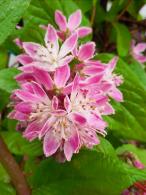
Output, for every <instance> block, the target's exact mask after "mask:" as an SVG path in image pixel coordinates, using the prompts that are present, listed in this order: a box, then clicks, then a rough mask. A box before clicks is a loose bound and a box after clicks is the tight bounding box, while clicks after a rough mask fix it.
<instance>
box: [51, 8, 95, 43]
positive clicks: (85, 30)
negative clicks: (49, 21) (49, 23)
mask: <svg viewBox="0 0 146 195" xmlns="http://www.w3.org/2000/svg"><path fill="white" fill-rule="evenodd" d="M81 20H82V15H81V10H77V11H75V12H74V13H72V14H71V15H70V16H69V19H68V22H67V19H66V17H65V16H64V15H63V13H62V12H61V11H59V10H57V11H56V12H55V21H56V24H57V25H58V27H59V31H57V34H58V36H59V37H60V38H61V39H63V40H64V39H65V37H68V36H69V35H70V34H72V33H73V32H74V31H76V32H77V33H78V36H79V37H85V36H87V35H88V34H90V33H91V32H92V29H91V28H90V27H84V26H82V27H79V25H80V23H81Z"/></svg>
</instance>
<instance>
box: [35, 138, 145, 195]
mask: <svg viewBox="0 0 146 195" xmlns="http://www.w3.org/2000/svg"><path fill="white" fill-rule="evenodd" d="M103 143H104V147H105V145H106V144H107V143H108V141H106V140H102V143H101V145H99V147H100V149H98V146H97V147H96V149H94V150H90V151H89V150H82V151H81V152H80V154H77V155H76V156H75V155H74V157H73V159H72V161H71V162H66V163H64V164H59V163H57V162H55V161H54V160H52V159H51V158H49V159H47V160H44V161H42V162H41V163H40V165H39V166H38V168H37V169H36V172H35V174H34V175H33V178H32V186H33V189H34V191H33V194H37V195H42V194H45V193H46V194H47V193H48V194H51V195H60V194H80V193H82V194H85V195H88V194H100V195H106V194H108V195H117V194H120V193H121V192H122V191H123V189H125V188H127V187H128V186H130V185H132V184H133V182H135V181H137V180H143V179H144V178H145V177H146V173H145V172H143V171H139V170H137V169H135V168H131V167H129V166H128V167H127V166H126V165H125V164H123V163H122V161H120V160H119V159H118V158H117V156H116V154H115V152H113V151H114V150H113V148H112V146H111V145H110V143H108V144H107V145H108V146H107V149H106V150H105V149H103V150H102V149H101V147H102V145H103Z"/></svg>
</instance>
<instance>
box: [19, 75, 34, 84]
mask: <svg viewBox="0 0 146 195" xmlns="http://www.w3.org/2000/svg"><path fill="white" fill-rule="evenodd" d="M15 79H16V81H18V82H19V83H25V82H27V81H29V82H30V81H34V80H35V78H34V77H33V75H32V73H21V74H18V75H17V76H16V77H15Z"/></svg>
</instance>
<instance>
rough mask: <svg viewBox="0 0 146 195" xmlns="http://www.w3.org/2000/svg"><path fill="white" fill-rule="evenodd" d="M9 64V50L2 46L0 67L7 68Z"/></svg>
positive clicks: (0, 48)
mask: <svg viewBox="0 0 146 195" xmlns="http://www.w3.org/2000/svg"><path fill="white" fill-rule="evenodd" d="M7 64H8V52H7V50H6V49H5V48H3V47H0V69H3V68H6V66H7Z"/></svg>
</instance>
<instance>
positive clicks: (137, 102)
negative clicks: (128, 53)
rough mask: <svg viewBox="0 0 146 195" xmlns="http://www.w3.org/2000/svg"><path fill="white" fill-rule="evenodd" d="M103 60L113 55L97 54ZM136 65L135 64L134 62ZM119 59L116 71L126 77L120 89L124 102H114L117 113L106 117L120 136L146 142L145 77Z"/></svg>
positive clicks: (114, 131)
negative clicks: (142, 77) (141, 76)
mask: <svg viewBox="0 0 146 195" xmlns="http://www.w3.org/2000/svg"><path fill="white" fill-rule="evenodd" d="M97 57H98V59H100V60H102V61H104V62H105V61H106V62H107V61H109V60H110V59H111V58H112V57H113V55H110V54H100V55H98V56H97ZM133 66H134V64H133ZM133 69H134V67H133V68H132V67H131V64H130V65H128V64H127V63H126V62H124V61H123V60H121V59H119V61H118V63H117V67H116V70H115V71H116V72H117V73H118V74H121V75H122V76H123V78H124V83H123V84H122V85H121V87H120V89H121V91H122V92H123V95H124V102H123V103H116V102H113V103H112V105H113V106H114V108H115V111H116V114H115V115H113V116H110V117H109V116H108V117H106V120H107V121H108V123H109V129H110V130H112V131H113V133H114V134H115V135H118V136H119V137H120V138H121V137H123V138H126V139H135V140H139V141H143V142H146V120H145V118H146V90H145V87H144V85H145V84H144V81H143V79H140V77H139V76H138V75H139V74H138V72H137V71H134V70H133Z"/></svg>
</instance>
